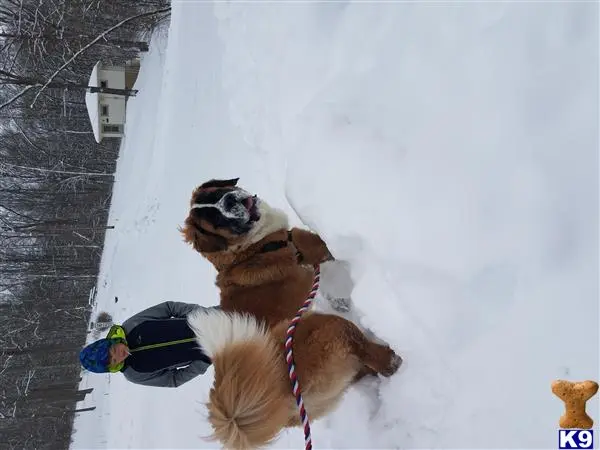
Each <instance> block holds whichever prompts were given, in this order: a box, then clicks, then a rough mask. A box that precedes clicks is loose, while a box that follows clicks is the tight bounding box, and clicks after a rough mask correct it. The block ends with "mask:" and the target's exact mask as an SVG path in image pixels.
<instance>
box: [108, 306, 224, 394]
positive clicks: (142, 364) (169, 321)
mask: <svg viewBox="0 0 600 450" xmlns="http://www.w3.org/2000/svg"><path fill="white" fill-rule="evenodd" d="M196 308H204V307H202V306H200V305H196V304H190V303H182V302H171V301H167V302H164V303H160V304H158V305H155V306H151V307H150V308H147V309H145V310H143V311H141V312H139V313H137V314H135V315H134V316H132V317H130V318H129V319H127V320H126V321H124V322H123V324H122V325H120V326H119V325H114V326H113V327H112V328H111V329H110V330H109V332H108V335H107V336H106V337H107V338H114V337H120V338H123V339H125V340H126V342H127V346H128V347H129V351H130V353H131V354H130V355H129V356H128V357H127V358H126V359H125V361H124V363H123V366H122V367H121V368H120V370H119V371H120V372H122V373H123V375H124V376H125V378H127V380H129V381H131V382H132V383H137V384H142V385H145V386H156V387H178V386H181V385H182V384H184V383H186V382H188V381H190V380H191V379H192V378H194V377H196V376H198V375H201V374H203V373H204V372H206V369H207V368H208V367H209V366H210V365H211V361H210V359H209V358H208V357H207V356H206V355H205V354H204V353H203V352H202V350H201V349H200V348H199V346H198V343H197V342H196V340H195V337H194V332H193V331H192V330H191V329H190V327H189V326H188V324H187V320H186V317H187V315H188V314H189V313H190V312H191V311H193V310H194V309H196ZM213 308H218V307H213Z"/></svg>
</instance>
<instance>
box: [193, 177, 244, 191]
mask: <svg viewBox="0 0 600 450" xmlns="http://www.w3.org/2000/svg"><path fill="white" fill-rule="evenodd" d="M238 181H239V178H232V179H230V180H216V179H212V180H209V181H207V182H206V183H203V184H201V185H200V187H199V188H198V189H206V188H222V187H234V186H236V185H237V182H238Z"/></svg>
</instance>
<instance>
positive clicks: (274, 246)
mask: <svg viewBox="0 0 600 450" xmlns="http://www.w3.org/2000/svg"><path fill="white" fill-rule="evenodd" d="M290 243H291V244H292V245H294V241H293V240H292V230H288V232H287V240H286V241H271V242H267V243H266V244H265V245H263V246H262V248H261V249H260V253H269V252H276V251H277V250H280V249H282V248H285V247H287V246H288V245H289V244H290ZM303 259H304V256H303V255H302V253H300V251H299V250H298V249H296V260H297V261H298V264H300V263H302V261H303Z"/></svg>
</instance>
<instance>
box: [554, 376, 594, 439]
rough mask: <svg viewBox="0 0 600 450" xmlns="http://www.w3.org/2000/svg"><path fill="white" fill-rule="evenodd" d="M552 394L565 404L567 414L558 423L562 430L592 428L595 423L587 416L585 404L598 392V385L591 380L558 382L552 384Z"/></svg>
mask: <svg viewBox="0 0 600 450" xmlns="http://www.w3.org/2000/svg"><path fill="white" fill-rule="evenodd" d="M552 392H553V393H554V394H555V395H556V396H557V397H558V398H560V399H561V400H562V401H563V402H564V403H565V414H563V415H562V416H561V418H560V420H559V422H558V424H559V425H560V427H561V428H567V429H574V428H578V429H586V430H589V429H590V428H592V426H593V425H594V421H593V420H592V418H591V417H590V416H588V415H587V413H586V411H585V404H586V402H587V401H588V400H589V399H590V398H592V397H593V396H594V395H595V394H596V392H598V383H596V382H595V381H591V380H586V381H566V380H556V381H554V382H553V383H552Z"/></svg>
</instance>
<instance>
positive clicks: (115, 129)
mask: <svg viewBox="0 0 600 450" xmlns="http://www.w3.org/2000/svg"><path fill="white" fill-rule="evenodd" d="M102 131H104V132H105V133H119V132H120V131H121V127H120V126H119V125H102Z"/></svg>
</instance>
